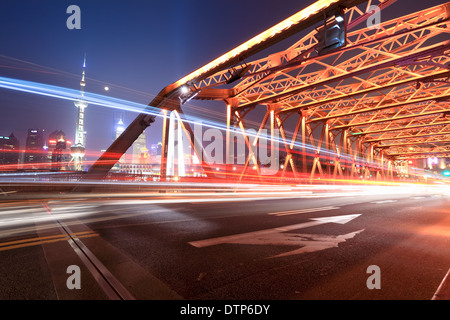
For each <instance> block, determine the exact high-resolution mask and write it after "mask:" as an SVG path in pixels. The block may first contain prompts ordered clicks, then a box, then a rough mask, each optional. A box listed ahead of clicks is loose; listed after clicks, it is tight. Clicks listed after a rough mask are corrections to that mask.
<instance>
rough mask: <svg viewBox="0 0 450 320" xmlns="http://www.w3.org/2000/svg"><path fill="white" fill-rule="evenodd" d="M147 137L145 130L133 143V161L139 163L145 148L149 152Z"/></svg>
mask: <svg viewBox="0 0 450 320" xmlns="http://www.w3.org/2000/svg"><path fill="white" fill-rule="evenodd" d="M146 144H147V141H146V137H145V131H144V132H142V133H141V134H140V135H139V137H138V138H137V139H136V141H135V142H134V143H133V158H132V163H135V164H137V163H139V158H140V154H141V152H142V151H143V150H144V149H145V150H147V152H148V149H147V148H146Z"/></svg>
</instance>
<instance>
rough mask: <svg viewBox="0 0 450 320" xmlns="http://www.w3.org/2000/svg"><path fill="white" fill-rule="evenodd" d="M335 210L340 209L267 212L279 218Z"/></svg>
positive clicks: (324, 208)
mask: <svg viewBox="0 0 450 320" xmlns="http://www.w3.org/2000/svg"><path fill="white" fill-rule="evenodd" d="M335 209H340V208H339V207H321V208H307V209H298V210H291V211H280V212H269V213H268V214H269V215H273V216H277V217H280V216H287V215H291V214H300V213H308V212H317V211H326V210H335Z"/></svg>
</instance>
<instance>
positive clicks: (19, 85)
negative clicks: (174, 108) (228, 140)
mask: <svg viewBox="0 0 450 320" xmlns="http://www.w3.org/2000/svg"><path fill="white" fill-rule="evenodd" d="M0 88H4V89H9V90H15V91H20V92H26V93H30V94H37V95H42V96H47V97H52V98H57V99H64V100H69V101H77V100H79V99H80V93H79V91H78V90H74V89H69V88H64V87H60V86H54V85H48V84H42V83H36V82H31V81H26V80H20V79H13V78H6V77H0ZM83 99H84V100H85V101H86V102H87V103H89V104H91V105H97V106H103V107H107V108H113V109H119V110H123V111H130V112H137V113H144V114H149V115H152V116H155V117H161V118H169V117H170V115H169V113H163V112H161V110H160V109H159V108H155V107H152V106H150V105H145V104H141V103H137V102H133V101H129V100H124V99H119V98H114V97H110V96H104V95H100V94H95V93H90V92H85V93H84V97H83ZM178 116H179V117H180V118H181V120H182V121H183V122H186V123H190V124H193V125H201V126H202V127H203V126H204V127H208V128H212V129H218V130H222V131H225V132H231V133H232V134H234V135H240V134H242V133H240V132H239V130H238V129H237V128H227V127H226V125H224V124H221V123H218V122H215V121H211V120H205V119H202V118H198V117H193V116H191V115H187V114H185V113H182V114H179V115H178ZM245 134H246V135H247V136H252V137H254V138H255V139H256V138H257V139H259V140H261V139H267V140H268V141H270V140H272V141H275V142H277V143H278V144H279V145H280V146H282V145H283V144H284V142H285V141H284V140H283V139H282V138H280V137H278V138H274V137H271V136H268V135H267V134H261V133H258V132H255V133H253V132H251V131H246V132H245ZM291 145H292V147H294V146H295V147H298V148H305V150H308V152H307V155H308V156H314V154H315V153H316V151H317V147H313V146H311V145H303V144H302V143H300V142H294V143H292V144H291ZM282 149H283V148H282V147H280V150H282ZM291 152H295V153H298V152H297V151H293V149H292V148H291ZM320 152H321V158H323V159H328V160H333V159H334V158H336V157H337V158H340V161H342V162H346V161H348V162H350V163H353V162H357V163H362V164H365V163H366V159H364V158H362V157H356V159H355V158H354V157H353V156H351V155H347V154H338V153H336V152H334V151H331V150H320ZM368 165H369V166H371V165H373V164H368ZM384 166H385V168H386V165H384ZM4 169H8V168H6V167H5V168H4ZM423 174H424V173H423V171H422V175H423ZM229 175H234V174H233V173H231V174H229ZM322 181H324V180H322Z"/></svg>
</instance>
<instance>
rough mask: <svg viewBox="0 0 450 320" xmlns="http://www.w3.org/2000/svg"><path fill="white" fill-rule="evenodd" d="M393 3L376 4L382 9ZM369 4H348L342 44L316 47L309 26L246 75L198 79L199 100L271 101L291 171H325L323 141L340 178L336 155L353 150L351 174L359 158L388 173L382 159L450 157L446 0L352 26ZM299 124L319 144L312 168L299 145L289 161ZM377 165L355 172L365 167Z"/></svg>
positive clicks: (240, 106) (249, 65)
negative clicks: (298, 157)
mask: <svg viewBox="0 0 450 320" xmlns="http://www.w3.org/2000/svg"><path fill="white" fill-rule="evenodd" d="M390 2H391V1H384V2H381V3H377V4H378V6H379V7H380V8H383V7H386V6H388V5H389V4H390ZM372 4H373V3H371V2H369V3H367V4H366V10H364V9H361V8H359V7H353V8H351V9H348V10H346V17H347V21H348V33H347V45H346V46H345V47H344V48H341V49H339V50H335V51H333V52H330V53H327V54H322V55H319V54H317V50H315V48H316V45H317V40H316V37H315V36H316V30H314V31H312V32H311V33H310V34H308V35H307V36H306V37H304V38H302V39H301V40H300V41H299V42H297V43H296V44H294V45H293V46H291V47H290V48H288V49H287V50H285V51H282V52H278V53H275V54H272V55H270V56H268V57H266V58H264V59H260V60H257V61H252V62H245V64H243V67H242V68H246V74H245V75H244V76H242V80H241V82H240V83H238V84H237V85H236V86H234V87H233V88H232V89H227V90H224V89H218V88H217V87H218V86H220V85H224V84H226V83H227V82H228V81H229V79H230V77H231V76H232V75H233V73H232V72H230V70H223V71H222V72H221V73H217V74H214V75H213V76H211V77H209V78H206V79H204V80H203V81H201V82H200V83H199V84H197V85H196V87H195V89H196V90H197V91H198V92H199V94H198V95H197V97H196V98H198V99H219V98H220V99H222V100H224V101H226V102H227V104H228V105H229V106H230V107H231V108H232V110H236V111H237V112H238V113H239V114H242V113H243V112H244V111H246V110H248V109H251V108H255V109H258V108H261V107H263V106H264V105H266V106H268V107H269V108H268V109H267V111H266V112H267V113H268V112H270V110H273V111H274V112H275V118H276V119H277V121H276V123H277V125H278V127H279V129H280V130H281V133H282V135H284V137H283V139H284V140H285V141H286V144H287V149H286V152H287V154H288V155H287V158H286V161H285V164H284V168H286V167H287V165H290V167H291V170H292V172H293V173H294V175H295V174H296V172H297V171H299V169H300V171H302V172H303V173H305V172H308V173H311V176H314V174H315V173H316V172H319V173H320V174H324V170H323V168H322V165H321V164H322V163H323V162H325V163H327V162H329V160H330V159H326V158H329V157H330V156H325V160H323V157H321V156H320V153H321V152H320V151H321V148H322V150H323V149H326V150H331V151H332V154H333V156H332V158H333V159H331V160H332V161H331V162H332V163H333V167H334V169H333V176H334V177H336V176H343V173H342V161H341V159H340V158H341V155H342V154H346V155H349V156H350V157H352V158H353V160H352V161H350V162H351V163H350V164H349V167H351V170H349V172H350V176H351V177H353V176H354V174H355V170H356V166H357V163H358V160H357V157H360V158H363V159H365V164H366V165H367V164H371V163H372V164H373V163H374V161H375V160H377V163H379V166H378V167H379V168H381V169H382V170H381V172H380V170H376V171H377V174H378V175H386V174H388V172H389V171H390V169H391V168H392V163H390V162H389V161H391V162H392V161H393V160H397V159H408V158H418V157H429V156H433V155H439V156H440V157H443V156H444V157H447V156H450V153H448V151H449V148H447V147H446V145H448V143H449V141H450V140H449V137H450V136H449V135H448V134H446V133H448V128H447V125H448V124H449V122H448V120H446V118H445V115H446V114H447V113H448V112H449V111H450V106H449V103H448V101H449V100H448V98H449V94H450V85H449V84H450V83H449V80H448V79H449V76H450V67H449V66H450V57H449V54H448V53H449V50H450V43H449V41H446V39H448V33H449V31H450V30H449V20H448V16H449V4H448V3H447V4H444V5H440V6H436V7H434V8H429V9H426V10H423V11H420V12H417V13H414V14H410V15H407V16H403V17H399V18H397V19H395V20H391V21H387V22H383V23H381V24H380V25H379V27H378V28H374V29H369V28H362V29H359V30H355V31H352V29H354V28H356V26H357V25H358V24H361V22H362V21H364V20H365V19H367V18H368V14H367V13H366V12H368V10H367V8H369V6H370V5H372ZM230 114H231V115H234V114H236V112H231V113H230ZM295 116H297V117H298V124H297V126H296V128H295V130H294V132H293V134H292V135H291V137H290V138H289V139H288V138H287V137H285V134H283V131H285V128H284V125H283V124H284V122H285V120H286V119H288V118H290V117H295ZM264 119H265V120H266V119H267V116H266V117H265V118H264ZM263 125H265V124H264V123H263ZM317 126H319V127H321V128H322V133H321V135H320V138H319V139H315V138H314V137H313V132H315V131H316V130H315V129H316V127H317ZM300 128H301V129H302V132H301V137H302V143H304V144H308V143H309V144H312V145H313V146H315V147H316V155H315V157H314V160H313V164H312V167H311V166H309V167H308V168H307V160H306V153H307V151H306V150H303V151H302V154H303V161H301V162H302V166H301V168H297V167H298V166H297V167H296V166H295V164H294V162H293V161H292V156H291V154H292V153H293V151H292V152H290V150H292V145H293V141H295V140H296V139H297V138H298V136H299V130H300ZM287 140H290V141H289V143H287ZM412 146H413V147H412ZM412 149H414V152H413V151H412ZM359 162H360V163H361V161H359ZM367 167H370V165H368V166H367ZM376 167H377V166H372V168H370V169H368V170H366V168H364V169H362V171H363V172H365V173H366V174H370V171H371V170H373V169H374V168H376ZM360 171H361V170H360Z"/></svg>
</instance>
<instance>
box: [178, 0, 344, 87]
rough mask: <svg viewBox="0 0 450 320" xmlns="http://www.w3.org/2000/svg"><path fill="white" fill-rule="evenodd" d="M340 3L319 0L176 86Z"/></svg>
mask: <svg viewBox="0 0 450 320" xmlns="http://www.w3.org/2000/svg"><path fill="white" fill-rule="evenodd" d="M340 1H341V0H319V1H316V2H314V3H313V4H311V5H310V6H309V7H306V8H305V9H303V10H301V11H299V12H297V13H296V14H294V15H292V16H290V17H289V18H287V19H285V20H283V21H281V22H280V23H278V24H276V25H275V26H273V27H272V28H270V29H267V30H266V31H264V32H262V33H260V34H259V35H257V36H255V37H253V38H252V39H250V40H248V41H247V42H244V43H243V44H241V45H240V46H238V47H236V48H234V49H233V50H231V51H229V52H227V53H225V54H224V55H222V56H220V57H219V58H217V59H216V60H213V61H211V62H210V63H208V64H206V65H205V66H203V67H201V68H200V69H197V70H196V71H194V72H192V73H190V74H188V75H187V76H186V77H184V78H182V79H180V80H178V81H177V82H176V83H175V84H176V85H177V87H180V86H182V85H184V84H186V83H187V82H189V81H191V80H193V79H195V78H198V77H200V76H201V75H203V74H205V73H206V72H208V71H210V70H212V69H214V68H216V67H218V66H219V65H221V64H223V63H225V62H227V61H229V60H231V59H233V58H236V57H238V56H239V55H240V54H242V53H244V52H246V51H248V50H250V49H251V48H253V47H255V46H257V45H259V44H261V43H262V42H265V41H267V40H270V39H271V38H273V37H274V36H276V35H277V34H280V33H282V32H285V31H287V30H289V29H290V28H291V27H293V26H295V25H297V24H299V23H300V22H303V21H305V20H306V19H308V18H309V17H311V16H312V15H313V14H316V13H318V12H320V11H323V10H324V9H326V8H328V7H329V6H331V5H333V4H335V3H338V2H340Z"/></svg>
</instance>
